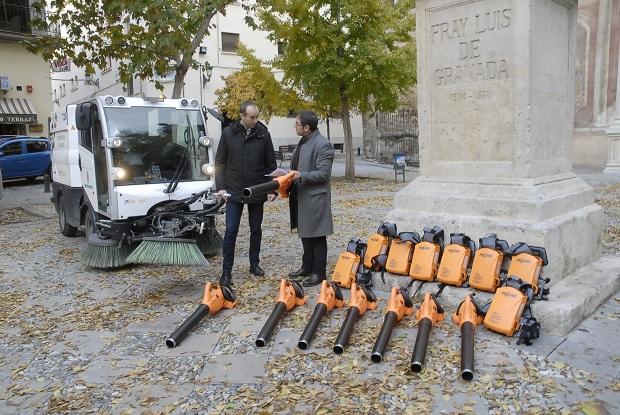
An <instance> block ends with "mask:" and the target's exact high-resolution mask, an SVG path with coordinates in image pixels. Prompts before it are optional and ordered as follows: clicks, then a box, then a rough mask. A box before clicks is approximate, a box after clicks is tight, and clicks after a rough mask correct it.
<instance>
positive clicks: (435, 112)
mask: <svg viewBox="0 0 620 415" xmlns="http://www.w3.org/2000/svg"><path fill="white" fill-rule="evenodd" d="M576 6H577V1H576V0H470V1H463V0H419V1H418V2H417V5H416V10H417V31H416V34H417V44H418V100H419V101H418V105H419V108H418V113H419V118H418V119H419V123H420V126H419V131H420V137H419V142H420V161H421V164H420V176H418V177H417V178H416V179H415V180H414V181H413V182H411V183H410V184H409V185H408V186H407V187H406V188H405V189H403V190H402V191H400V192H399V193H398V194H397V195H396V198H395V209H394V210H392V211H391V212H390V213H389V214H388V215H387V217H386V220H388V221H392V222H396V223H397V225H398V230H399V231H417V232H421V231H422V228H423V227H424V226H435V225H439V226H441V227H443V228H444V229H445V231H446V240H447V243H449V234H450V233H455V232H462V233H465V234H467V235H468V236H470V237H471V238H472V239H474V240H476V241H477V240H478V238H480V237H482V236H484V235H485V234H487V233H490V232H494V233H497V234H498V237H500V238H501V239H506V240H507V241H508V242H509V243H510V244H513V243H516V242H521V241H522V242H526V243H528V244H530V245H537V246H543V247H545V248H546V250H547V256H548V258H549V265H548V266H547V267H545V269H544V275H545V276H547V277H549V278H551V284H550V285H551V295H550V301H549V303H548V304H550V305H551V304H557V305H558V306H560V305H561V302H562V299H561V298H558V297H556V296H554V289H555V287H554V286H556V285H557V284H560V282H561V281H563V280H564V279H566V280H567V281H568V280H570V275H571V274H573V273H574V272H576V271H577V270H579V269H582V268H583V267H585V266H588V264H591V263H592V262H593V261H596V260H597V259H598V258H599V257H600V252H601V227H602V209H601V208H600V207H599V206H598V205H596V204H594V203H593V199H594V197H593V196H594V195H593V190H592V188H591V187H590V186H589V185H588V184H587V183H585V182H584V181H583V180H582V179H581V178H579V177H577V176H576V175H575V174H574V173H573V172H572V171H571V170H572V164H571V160H570V151H571V140H572V131H573V102H574V75H573V74H574V54H575V50H574V49H575V26H576ZM619 265H620V264H619ZM619 269H620V267H619ZM617 274H618V273H617V272H616V273H615V277H614V278H613V281H608V282H606V284H607V289H609V290H612V289H613V288H614V287H615V289H617V288H618V285H619V284H618V283H619V282H620V279H619V278H618V275H617ZM576 289H579V290H581V292H582V293H583V295H594V294H593V293H594V291H592V290H587V289H582V288H577V287H576ZM558 291H560V290H558ZM596 296H597V298H596V299H594V298H593V299H584V301H586V302H587V303H588V304H590V305H591V306H592V304H593V303H596V305H598V304H600V302H602V301H603V300H605V298H602V297H601V296H600V292H597V294H596ZM592 310H593V308H592V307H590V311H592ZM551 314H553V313H551ZM551 314H550V315H551ZM581 317H583V315H581ZM547 323H548V324H551V325H554V326H555V325H556V324H559V322H553V321H551V322H547ZM565 326H566V325H564V326H563V327H565ZM571 327H572V326H571ZM563 330H564V329H563ZM567 330H568V329H566V331H567Z"/></svg>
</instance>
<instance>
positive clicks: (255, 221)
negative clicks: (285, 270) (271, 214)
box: [222, 201, 263, 272]
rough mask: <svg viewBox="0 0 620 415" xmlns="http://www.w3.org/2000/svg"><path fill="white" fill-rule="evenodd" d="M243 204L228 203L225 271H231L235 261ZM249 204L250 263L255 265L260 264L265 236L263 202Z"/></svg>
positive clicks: (225, 234)
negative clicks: (261, 246) (261, 243)
mask: <svg viewBox="0 0 620 415" xmlns="http://www.w3.org/2000/svg"><path fill="white" fill-rule="evenodd" d="M243 205H244V204H243V203H237V202H231V201H228V202H227V203H226V231H225V232H224V242H223V246H222V256H223V257H224V261H223V264H222V270H223V271H224V272H230V271H231V270H232V267H233V264H234V262H235V244H236V242H237V233H238V232H239V223H240V222H241V214H242V213H243ZM247 206H248V214H249V219H250V220H249V223H250V265H251V266H253V265H258V263H259V261H260V259H259V255H260V242H261V239H262V237H263V231H262V224H263V204H262V203H252V204H249V205H247Z"/></svg>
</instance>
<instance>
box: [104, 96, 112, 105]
mask: <svg viewBox="0 0 620 415" xmlns="http://www.w3.org/2000/svg"><path fill="white" fill-rule="evenodd" d="M105 103H106V104H107V105H112V104H113V103H114V98H112V97H110V96H107V97H105Z"/></svg>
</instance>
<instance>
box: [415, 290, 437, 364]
mask: <svg viewBox="0 0 620 415" xmlns="http://www.w3.org/2000/svg"><path fill="white" fill-rule="evenodd" d="M443 318H444V311H443V308H442V307H441V305H439V303H438V302H437V298H436V297H435V296H434V295H432V294H431V293H425V294H424V301H423V302H422V305H420V308H419V309H418V312H417V313H416V319H417V320H418V335H417V336H416V339H415V346H414V348H413V356H412V357H411V371H412V372H415V373H418V372H420V371H421V370H422V366H423V365H424V358H425V357H426V346H427V345H428V339H429V337H430V334H431V329H432V328H433V326H434V325H435V324H437V323H439V322H440V321H442V320H443Z"/></svg>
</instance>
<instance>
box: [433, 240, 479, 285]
mask: <svg viewBox="0 0 620 415" xmlns="http://www.w3.org/2000/svg"><path fill="white" fill-rule="evenodd" d="M475 252H476V243H475V242H474V241H472V240H471V238H470V237H469V236H467V235H465V234H464V233H451V234H450V244H449V245H448V246H446V247H445V248H444V250H443V255H442V256H441V262H440V264H439V269H438V270H437V280H438V281H439V282H441V283H442V284H448V285H456V286H457V287H460V286H462V285H463V283H465V281H467V269H468V268H469V266H470V262H471V260H472V259H473V256H474V253H475Z"/></svg>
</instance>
